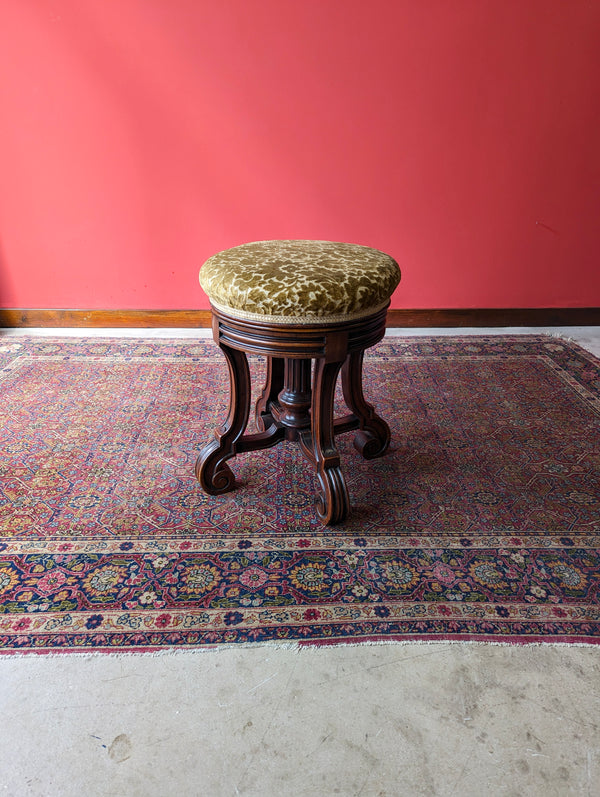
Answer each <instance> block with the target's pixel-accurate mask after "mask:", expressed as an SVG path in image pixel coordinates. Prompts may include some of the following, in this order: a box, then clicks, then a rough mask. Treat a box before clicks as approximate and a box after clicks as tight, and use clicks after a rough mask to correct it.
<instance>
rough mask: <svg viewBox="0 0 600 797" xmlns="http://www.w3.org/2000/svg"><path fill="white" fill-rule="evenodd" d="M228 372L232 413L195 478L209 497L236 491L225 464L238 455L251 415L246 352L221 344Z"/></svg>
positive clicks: (200, 462) (201, 460)
mask: <svg viewBox="0 0 600 797" xmlns="http://www.w3.org/2000/svg"><path fill="white" fill-rule="evenodd" d="M219 345H220V348H221V350H222V352H223V353H224V354H225V357H226V359H227V366H228V368H229V381H230V394H229V413H228V415H227V419H226V420H225V423H224V424H223V425H222V426H221V427H220V429H218V430H217V431H216V432H215V437H214V439H213V440H211V441H210V442H209V443H207V444H206V445H205V446H204V448H203V449H202V451H201V452H200V456H199V457H198V459H197V461H196V478H197V479H198V481H199V482H200V484H201V486H202V489H203V490H205V491H206V492H207V493H208V494H209V495H220V494H221V493H226V492H228V491H229V490H233V488H234V487H235V477H234V475H233V473H232V471H231V468H230V467H229V466H228V465H227V464H226V460H228V459H230V458H231V457H234V456H235V455H236V453H237V444H238V441H240V438H241V437H242V435H243V433H244V430H245V428H246V424H247V423H248V415H249V411H250V370H249V368H248V359H247V357H246V354H245V353H244V352H243V351H238V350H237V349H232V348H230V347H229V346H225V345H223V344H219Z"/></svg>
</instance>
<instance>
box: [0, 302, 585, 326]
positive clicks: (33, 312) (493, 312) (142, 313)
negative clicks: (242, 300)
mask: <svg viewBox="0 0 600 797" xmlns="http://www.w3.org/2000/svg"><path fill="white" fill-rule="evenodd" d="M210 325H211V314H210V310H49V309H21V308H12V307H10V308H4V309H2V308H0V327H25V328H26V327H50V328H52V327H56V328H61V327H62V328H64V327H82V328H86V327H89V328H99V327H100V328H122V327H134V328H136V327H137V328H140V329H149V328H158V327H166V328H176V327H185V328H192V329H194V328H195V329H199V328H205V327H210ZM387 326H388V327H400V328H402V327H405V328H410V327H433V328H435V327H458V328H461V327H554V326H556V327H563V326H600V307H548V308H546V307H542V308H505V309H502V308H493V309H465V310H456V309H452V310H390V311H388V318H387Z"/></svg>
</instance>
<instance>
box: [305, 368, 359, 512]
mask: <svg viewBox="0 0 600 797" xmlns="http://www.w3.org/2000/svg"><path fill="white" fill-rule="evenodd" d="M341 366H342V363H341V362H329V363H328V362H325V360H323V359H318V360H317V361H316V365H315V375H314V385H313V394H312V409H311V413H312V422H311V432H312V434H311V438H312V440H311V443H312V452H313V456H314V462H315V465H316V468H317V479H318V481H319V487H320V490H319V496H318V498H317V514H318V516H319V518H320V520H321V521H322V522H323V523H324V524H325V525H326V526H327V525H333V524H334V523H340V522H341V521H342V520H344V519H345V518H346V516H347V515H348V512H349V510H350V500H349V498H348V488H347V487H346V482H345V480H344V476H343V474H342V470H341V467H340V455H339V453H338V450H337V448H336V447H335V437H334V430H333V399H334V394H335V383H336V379H337V376H338V373H339V371H340V368H341Z"/></svg>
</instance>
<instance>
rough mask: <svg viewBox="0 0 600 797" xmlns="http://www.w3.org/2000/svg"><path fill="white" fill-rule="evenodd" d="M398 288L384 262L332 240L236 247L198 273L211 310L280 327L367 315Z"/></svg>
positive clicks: (396, 272) (392, 267)
mask: <svg viewBox="0 0 600 797" xmlns="http://www.w3.org/2000/svg"><path fill="white" fill-rule="evenodd" d="M399 282H400V269H399V267H398V264H397V263H396V261H395V260H394V259H393V258H392V257H390V256H389V255H386V254H384V253H383V252H380V251H379V250H377V249H371V248H370V247H366V246H359V245H357V244H348V243H335V242H331V241H256V242H254V243H248V244H242V245H241V246H236V247H234V248H233V249H227V250H225V251H224V252H219V253H218V254H216V255H213V256H212V257H210V258H209V259H208V260H207V261H206V263H205V264H204V265H203V266H202V268H201V270H200V285H201V286H202V288H203V290H204V291H205V292H206V293H207V295H208V297H209V298H210V300H211V304H212V305H213V306H214V307H215V308H216V309H217V310H221V311H223V312H226V313H228V314H229V315H231V316H234V317H237V318H244V319H248V320H257V321H264V322H271V323H279V324H298V323H311V322H324V323H328V322H335V321H341V320H347V319H349V318H360V317H362V316H367V315H371V314H372V313H375V312H377V311H378V310H379V309H381V308H382V307H385V306H386V305H387V303H388V302H389V299H390V296H391V295H392V293H393V291H394V289H395V288H396V286H397V285H398V283H399Z"/></svg>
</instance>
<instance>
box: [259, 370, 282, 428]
mask: <svg viewBox="0 0 600 797" xmlns="http://www.w3.org/2000/svg"><path fill="white" fill-rule="evenodd" d="M284 362H285V361H284V359H283V358H282V357H269V358H268V359H267V375H266V378H265V386H264V388H263V391H262V393H261V394H260V396H259V397H258V399H257V402H256V416H255V417H256V426H257V427H258V428H259V429H260V431H261V432H264V431H265V429H266V428H267V427H268V426H269V425H270V424H271V423H272V422H273V417H272V416H271V404H273V403H275V404H277V397H278V396H279V393H280V392H281V390H282V389H283V374H284Z"/></svg>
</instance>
